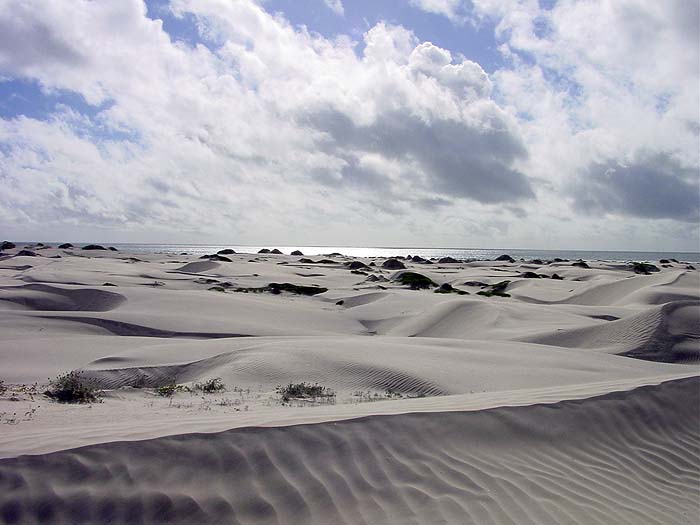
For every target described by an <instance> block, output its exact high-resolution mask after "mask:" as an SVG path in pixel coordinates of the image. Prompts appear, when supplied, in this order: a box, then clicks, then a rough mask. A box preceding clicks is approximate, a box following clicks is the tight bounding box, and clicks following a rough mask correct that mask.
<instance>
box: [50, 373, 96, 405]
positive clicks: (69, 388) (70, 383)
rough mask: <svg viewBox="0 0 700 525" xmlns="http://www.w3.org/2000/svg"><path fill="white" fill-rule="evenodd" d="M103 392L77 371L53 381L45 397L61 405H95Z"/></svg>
mask: <svg viewBox="0 0 700 525" xmlns="http://www.w3.org/2000/svg"><path fill="white" fill-rule="evenodd" d="M101 394H102V392H101V391H100V390H99V389H98V388H97V387H96V386H95V385H94V383H92V382H91V381H90V380H88V379H85V378H84V377H83V376H82V374H81V373H80V372H76V371H75V370H73V371H71V372H67V373H65V374H62V375H60V376H58V377H57V378H56V379H53V380H51V381H50V383H49V388H48V389H47V390H46V391H45V392H44V395H45V396H47V397H49V398H51V399H53V400H55V401H58V402H60V403H93V402H95V401H97V400H98V399H99V397H100V395H101Z"/></svg>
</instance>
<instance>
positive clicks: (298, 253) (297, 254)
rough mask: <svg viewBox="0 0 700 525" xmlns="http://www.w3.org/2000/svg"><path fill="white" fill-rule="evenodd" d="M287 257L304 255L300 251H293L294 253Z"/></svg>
mask: <svg viewBox="0 0 700 525" xmlns="http://www.w3.org/2000/svg"><path fill="white" fill-rule="evenodd" d="M289 255H294V256H295V257H300V256H303V255H304V254H303V253H301V251H299V250H294V251H293V252H292V253H290V254H289Z"/></svg>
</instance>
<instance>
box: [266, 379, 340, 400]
mask: <svg viewBox="0 0 700 525" xmlns="http://www.w3.org/2000/svg"><path fill="white" fill-rule="evenodd" d="M275 391H276V392H277V393H278V394H279V395H280V397H281V398H282V401H289V400H291V399H318V398H331V397H335V392H333V390H331V389H330V388H328V387H325V386H321V385H319V384H318V383H313V384H311V383H306V382H301V383H289V384H288V385H287V386H278V387H277V388H276V389H275Z"/></svg>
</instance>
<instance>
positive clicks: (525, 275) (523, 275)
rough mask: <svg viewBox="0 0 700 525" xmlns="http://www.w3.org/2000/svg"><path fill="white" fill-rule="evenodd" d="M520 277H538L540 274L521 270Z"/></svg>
mask: <svg viewBox="0 0 700 525" xmlns="http://www.w3.org/2000/svg"><path fill="white" fill-rule="evenodd" d="M520 277H523V278H525V279H540V278H541V277H542V276H541V275H539V274H536V273H535V272H523V273H522V274H521V275H520Z"/></svg>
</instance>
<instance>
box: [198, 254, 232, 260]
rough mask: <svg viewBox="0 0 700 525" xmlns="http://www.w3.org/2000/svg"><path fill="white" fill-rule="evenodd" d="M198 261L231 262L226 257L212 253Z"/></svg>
mask: <svg viewBox="0 0 700 525" xmlns="http://www.w3.org/2000/svg"><path fill="white" fill-rule="evenodd" d="M200 259H207V260H209V261H219V262H232V261H231V259H229V258H228V257H224V256H223V255H219V254H217V253H212V254H208V255H202V256H201V257H200Z"/></svg>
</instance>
